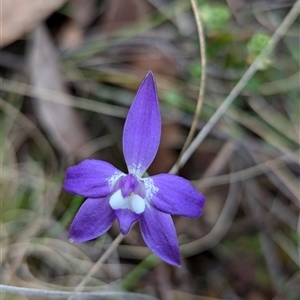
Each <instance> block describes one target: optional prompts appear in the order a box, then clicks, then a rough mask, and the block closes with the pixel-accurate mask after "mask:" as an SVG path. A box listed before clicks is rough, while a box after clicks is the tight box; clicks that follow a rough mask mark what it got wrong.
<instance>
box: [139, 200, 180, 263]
mask: <svg viewBox="0 0 300 300" xmlns="http://www.w3.org/2000/svg"><path fill="white" fill-rule="evenodd" d="M140 227H141V232H142V236H143V239H144V241H145V243H146V244H147V246H148V247H149V248H150V249H151V250H152V251H153V252H154V253H155V254H156V255H157V256H158V257H160V258H161V259H162V260H164V261H165V262H167V263H169V264H171V265H174V266H176V267H179V266H180V254H179V245H178V240H177V236H176V230H175V226H174V223H173V220H172V218H171V216H170V215H169V214H166V213H164V212H161V211H159V210H157V209H155V208H154V207H151V206H150V207H147V208H146V210H145V211H144V213H143V214H142V215H141V217H140Z"/></svg>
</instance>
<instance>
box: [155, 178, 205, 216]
mask: <svg viewBox="0 0 300 300" xmlns="http://www.w3.org/2000/svg"><path fill="white" fill-rule="evenodd" d="M151 179H152V180H153V182H154V186H155V187H156V188H157V191H156V193H155V194H154V195H153V197H152V198H151V199H149V200H150V201H151V202H152V204H153V205H154V206H155V207H156V208H157V209H159V210H162V211H164V212H166V213H168V214H171V215H180V216H184V217H189V218H196V217H199V216H200V215H201V213H202V209H203V206H204V203H205V198H204V196H203V195H202V194H201V193H199V192H198V191H197V190H196V189H195V188H194V187H193V186H192V184H191V183H190V182H189V181H188V180H186V179H184V178H182V177H179V176H176V175H171V174H160V175H156V176H151Z"/></svg>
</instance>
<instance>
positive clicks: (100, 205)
mask: <svg viewBox="0 0 300 300" xmlns="http://www.w3.org/2000/svg"><path fill="white" fill-rule="evenodd" d="M114 220H115V215H114V213H113V210H112V209H111V207H110V205H109V203H108V199H106V198H99V199H94V198H93V199H91V198H89V199H87V200H85V202H84V203H83V204H82V206H81V207H80V209H79V211H78V212H77V214H76V216H75V218H74V220H73V223H72V224H71V228H70V235H69V237H70V241H71V242H74V243H82V242H86V241H89V240H92V239H95V238H97V237H99V236H100V235H102V234H103V233H105V232H106V231H107V230H108V229H109V228H110V227H111V226H112V224H113V222H114Z"/></svg>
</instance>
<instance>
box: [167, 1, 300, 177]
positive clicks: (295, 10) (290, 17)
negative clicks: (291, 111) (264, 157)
mask: <svg viewBox="0 0 300 300" xmlns="http://www.w3.org/2000/svg"><path fill="white" fill-rule="evenodd" d="M299 4H300V0H298V1H297V2H296V3H295V4H294V6H293V7H292V9H291V10H290V11H289V13H288V14H287V16H286V17H285V18H284V20H283V21H282V23H281V24H280V26H279V27H278V28H277V30H276V31H275V33H274V34H273V36H272V38H271V39H270V41H269V42H268V44H267V45H266V47H265V48H264V49H263V50H262V52H261V53H260V54H259V55H258V56H257V58H256V59H255V60H254V62H253V63H252V65H251V66H250V67H249V68H248V70H247V71H246V72H245V74H244V75H243V77H242V78H241V79H240V81H239V82H238V83H237V85H236V86H235V87H234V88H233V89H232V90H231V92H230V93H229V95H228V96H227V98H226V99H225V100H224V101H223V103H222V104H221V105H220V107H219V108H218V109H217V111H216V112H215V113H214V114H213V116H212V117H211V118H210V119H209V121H208V122H207V123H206V124H205V125H204V127H203V128H202V130H201V131H200V132H199V133H198V135H197V136H196V138H195V139H194V141H193V142H192V143H191V144H190V146H189V147H188V148H187V149H186V151H185V152H184V153H183V155H182V156H181V158H180V161H179V162H178V163H177V164H175V165H174V166H173V168H172V169H171V170H170V173H171V174H175V173H177V171H178V170H179V169H180V168H181V167H182V166H183V165H184V164H185V163H186V162H187V161H188V159H189V158H190V157H191V155H192V154H193V153H194V152H195V151H196V149H197V148H198V146H199V145H200V144H201V142H202V141H203V140H204V139H205V137H206V136H207V135H208V133H209V132H210V131H211V129H212V128H213V127H214V126H215V124H216V123H217V122H218V120H219V119H220V118H221V117H222V115H223V114H224V112H225V111H226V110H227V109H228V107H229V106H230V104H231V103H232V102H233V101H234V100H235V98H236V97H237V96H238V95H239V93H240V92H241V91H242V90H243V88H244V87H245V86H246V84H247V83H248V82H249V80H250V79H251V78H252V76H253V75H254V74H255V72H256V71H257V70H258V69H259V67H260V66H261V63H262V62H263V61H264V59H265V58H266V57H268V55H269V54H270V53H271V52H272V50H273V49H274V48H275V46H276V45H277V43H278V42H279V40H280V39H281V38H282V36H283V35H284V34H285V33H286V31H287V30H288V29H289V27H290V26H291V25H292V24H293V22H294V21H295V19H296V18H297V16H298V14H299V9H300V7H299V6H300V5H299Z"/></svg>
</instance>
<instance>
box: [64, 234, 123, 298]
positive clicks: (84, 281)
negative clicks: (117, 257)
mask: <svg viewBox="0 0 300 300" xmlns="http://www.w3.org/2000/svg"><path fill="white" fill-rule="evenodd" d="M123 238H124V235H123V234H122V233H120V234H119V235H118V236H117V237H116V238H115V239H114V241H113V242H112V243H111V244H110V245H109V247H108V248H107V249H106V251H105V252H104V253H103V255H101V257H100V258H99V260H98V261H97V262H96V263H95V264H94V266H93V267H92V268H91V270H90V271H89V272H88V273H87V274H86V275H85V277H84V278H83V279H82V280H81V282H80V283H79V284H78V285H77V286H76V288H75V290H74V292H75V293H76V292H80V291H82V289H83V287H84V286H85V285H86V284H87V282H88V281H89V280H90V278H91V277H92V276H93V275H94V274H95V273H96V272H97V270H99V269H100V268H101V266H102V265H103V263H104V262H105V261H106V260H107V259H108V258H109V256H110V255H111V254H112V252H113V251H115V249H116V248H117V247H118V245H119V244H120V243H121V241H122V240H123ZM71 299H73V298H72V296H71V297H70V298H69V299H68V300H71Z"/></svg>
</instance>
